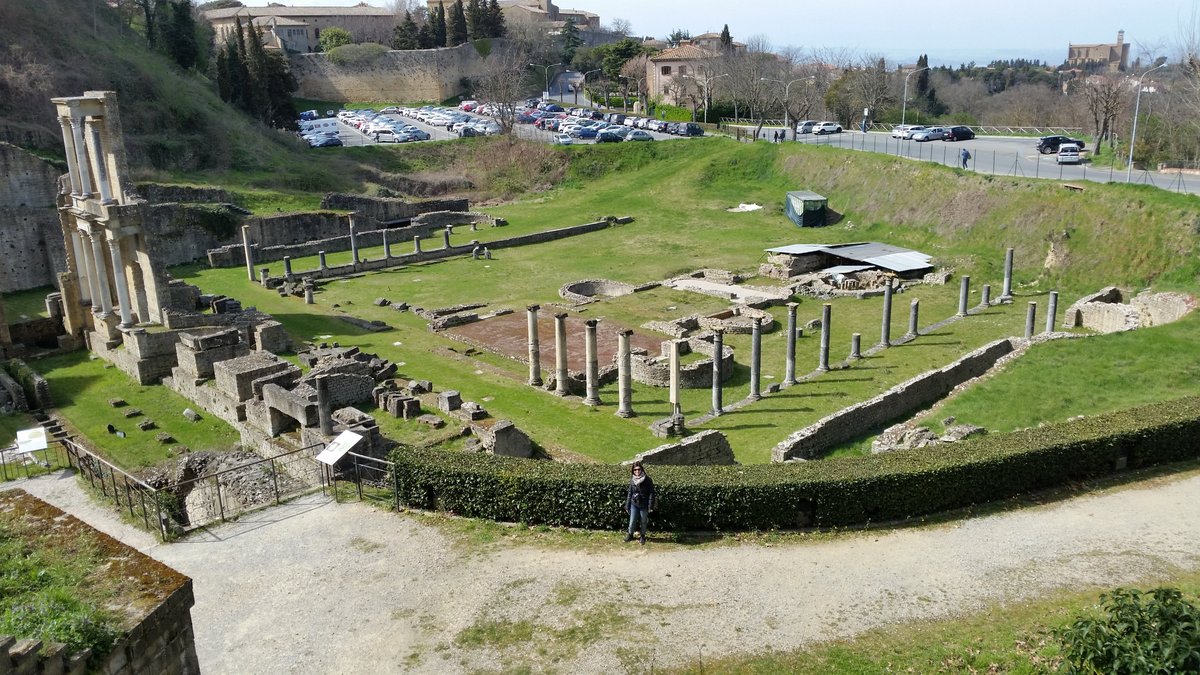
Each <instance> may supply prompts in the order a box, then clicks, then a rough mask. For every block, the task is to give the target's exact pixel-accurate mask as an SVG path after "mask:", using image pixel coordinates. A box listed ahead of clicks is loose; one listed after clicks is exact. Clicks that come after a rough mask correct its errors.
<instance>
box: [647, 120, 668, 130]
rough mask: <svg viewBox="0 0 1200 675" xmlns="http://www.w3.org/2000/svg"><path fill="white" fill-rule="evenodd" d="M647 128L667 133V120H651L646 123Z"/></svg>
mask: <svg viewBox="0 0 1200 675" xmlns="http://www.w3.org/2000/svg"><path fill="white" fill-rule="evenodd" d="M646 128H647V129H649V130H650V131H666V129H667V123H666V121H665V120H650V121H648V122H646Z"/></svg>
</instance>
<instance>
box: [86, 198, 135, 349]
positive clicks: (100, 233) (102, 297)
mask: <svg viewBox="0 0 1200 675" xmlns="http://www.w3.org/2000/svg"><path fill="white" fill-rule="evenodd" d="M85 222H86V221H85ZM89 225H90V227H89V228H86V229H85V228H84V227H76V228H75V229H74V230H72V232H71V247H72V249H73V250H72V252H73V253H74V257H75V260H76V261H77V264H78V267H79V270H78V271H79V275H80V277H81V278H82V279H83V283H81V284H80V287H81V291H82V296H83V297H82V299H83V300H85V301H86V300H90V301H91V302H92V311H93V312H95V313H96V314H100V315H101V316H109V315H111V314H112V313H113V310H114V309H116V310H117V312H118V313H119V314H120V317H121V324H120V325H121V328H129V327H130V326H132V325H133V311H132V304H131V303H130V295H129V283H128V281H127V280H126V278H125V259H124V256H123V255H122V254H121V242H120V239H119V238H117V237H116V236H115V235H114V234H113V233H112V231H110V230H106V229H104V228H101V227H97V226H96V225H95V224H89ZM105 233H107V237H106V236H105ZM106 239H107V244H108V256H107V258H108V259H107V260H106V259H105V254H104V245H105V243H106ZM110 265H111V267H110ZM110 269H111V270H112V280H113V284H114V285H115V286H116V291H117V305H116V307H114V306H113V301H112V286H110V285H109V270H110Z"/></svg>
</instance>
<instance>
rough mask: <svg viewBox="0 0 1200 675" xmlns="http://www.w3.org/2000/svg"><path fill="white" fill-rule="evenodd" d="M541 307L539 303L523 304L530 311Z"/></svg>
mask: <svg viewBox="0 0 1200 675" xmlns="http://www.w3.org/2000/svg"><path fill="white" fill-rule="evenodd" d="M541 308H542V307H541V305H526V306H525V309H527V310H528V311H530V312H536V311H538V310H539V309H541Z"/></svg>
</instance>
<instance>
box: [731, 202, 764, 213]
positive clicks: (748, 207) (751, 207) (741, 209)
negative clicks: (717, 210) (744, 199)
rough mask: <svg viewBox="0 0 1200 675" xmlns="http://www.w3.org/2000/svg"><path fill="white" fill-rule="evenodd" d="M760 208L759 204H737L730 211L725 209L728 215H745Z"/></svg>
mask: <svg viewBox="0 0 1200 675" xmlns="http://www.w3.org/2000/svg"><path fill="white" fill-rule="evenodd" d="M761 208H762V205H761V204H738V205H737V206H735V207H733V208H732V209H725V210H726V211H728V212H730V213H745V212H746V211H757V210H759V209H761Z"/></svg>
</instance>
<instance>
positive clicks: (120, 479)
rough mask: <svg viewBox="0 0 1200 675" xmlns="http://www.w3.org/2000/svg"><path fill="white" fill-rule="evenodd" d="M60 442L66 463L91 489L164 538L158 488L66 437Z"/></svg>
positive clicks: (164, 529) (163, 522)
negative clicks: (65, 454)
mask: <svg viewBox="0 0 1200 675" xmlns="http://www.w3.org/2000/svg"><path fill="white" fill-rule="evenodd" d="M62 445H63V448H64V449H65V450H66V453H67V463H68V464H69V465H70V467H71V468H73V469H75V471H76V472H78V473H79V475H80V476H82V477H83V478H85V479H86V480H87V481H88V484H89V485H91V486H92V488H93V489H94V490H97V491H98V492H100V494H102V495H103V496H105V497H106V498H108V499H110V500H112V501H113V503H114V504H116V505H117V508H119V509H121V510H122V511H123V512H126V513H128V514H129V517H130V518H133V519H134V520H135V521H136V520H138V519H140V520H141V521H142V525H143V526H144V527H145V528H146V529H147V530H151V529H155V530H158V536H159V538H160V539H162V540H163V541H166V540H167V537H168V535H169V532H168V528H167V522H166V519H165V518H164V515H165V513H164V511H163V504H162V499H161V497H160V495H159V491H158V490H157V489H155V488H153V487H151V486H150V485H148V484H147V483H145V482H144V481H142V480H141V479H139V478H137V477H136V476H133V475H130V474H128V473H126V472H125V471H123V470H122V469H120V468H119V467H117V466H115V465H113V464H112V463H110V462H108V461H107V460H105V459H104V458H102V457H100V456H98V455H96V454H95V453H93V452H92V451H91V450H88V449H87V448H85V447H83V446H82V445H80V444H78V443H76V442H75V441H73V440H71V439H69V438H64V439H62Z"/></svg>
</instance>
